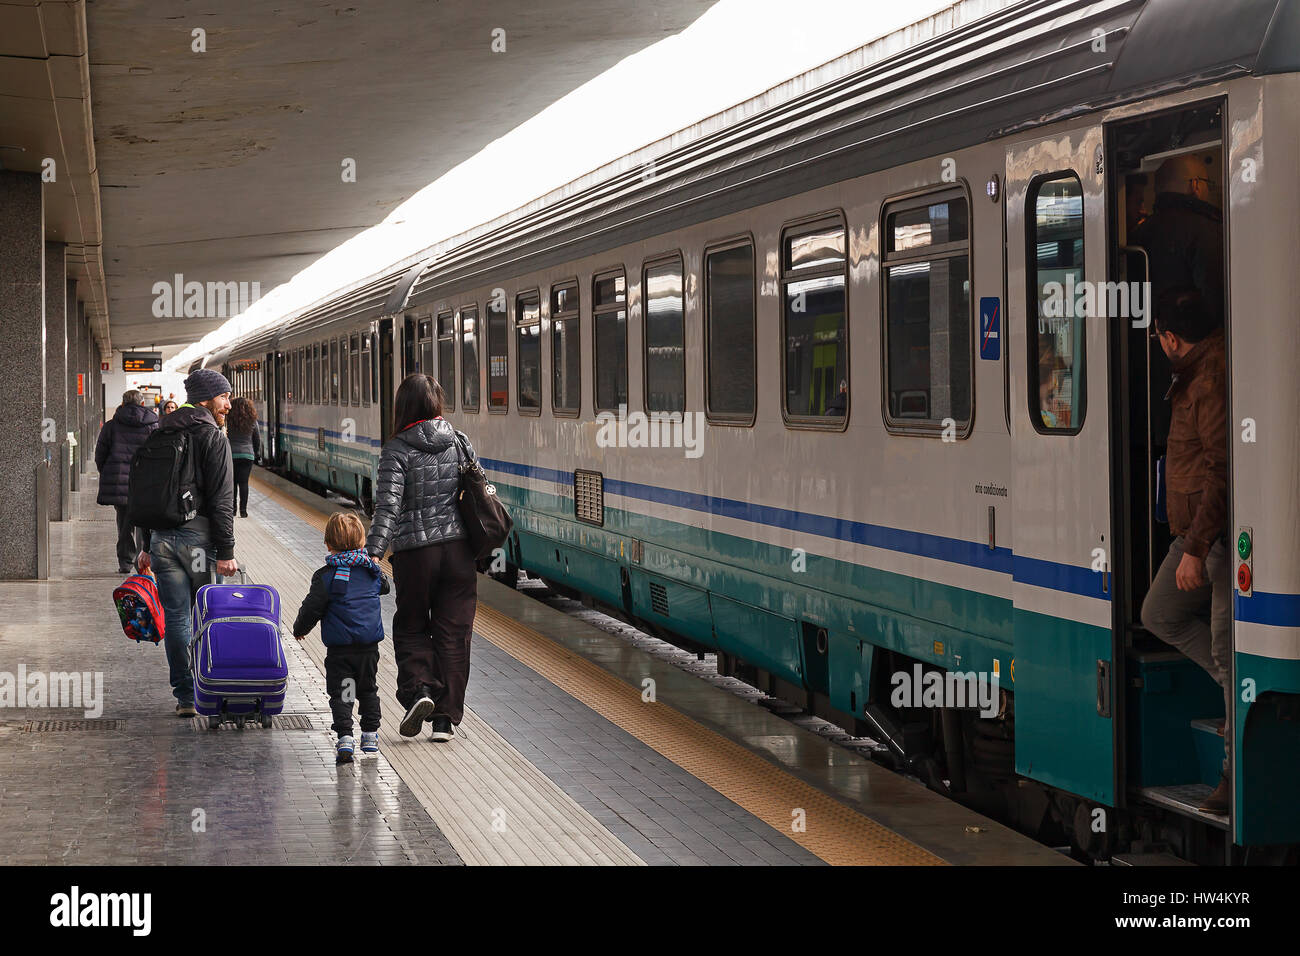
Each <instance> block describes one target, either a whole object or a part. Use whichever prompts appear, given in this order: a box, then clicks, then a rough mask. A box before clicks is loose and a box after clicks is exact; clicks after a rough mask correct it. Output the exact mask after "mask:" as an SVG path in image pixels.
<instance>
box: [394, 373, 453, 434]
mask: <svg viewBox="0 0 1300 956" xmlns="http://www.w3.org/2000/svg"><path fill="white" fill-rule="evenodd" d="M442 400H443V393H442V386H441V385H439V384H438V380H437V379H436V378H434V377H433V376H432V375H425V374H424V373H423V372H412V373H411V374H410V375H408V376H406V378H404V379H402V384H401V385H399V386H398V387H397V401H396V402H395V403H394V404H393V435H396V434H397V433H398V432H402V431H405V430H406V429H408V428H410V427H411V426H412V425H414V424H415V423H416V422H422V421H424V420H425V419H428V418H437V417H438V416H439V415H441V414H442ZM390 437H391V436H390Z"/></svg>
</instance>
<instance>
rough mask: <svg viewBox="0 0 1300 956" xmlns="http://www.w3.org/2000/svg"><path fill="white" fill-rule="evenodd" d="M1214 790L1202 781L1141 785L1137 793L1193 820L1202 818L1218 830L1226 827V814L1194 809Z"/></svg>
mask: <svg viewBox="0 0 1300 956" xmlns="http://www.w3.org/2000/svg"><path fill="white" fill-rule="evenodd" d="M1213 792H1214V788H1213V787H1211V786H1207V785H1206V784H1203V783H1185V784H1180V785H1178V786H1173V787H1143V788H1142V789H1141V790H1139V791H1138V793H1140V794H1141V796H1142V798H1143V799H1144V800H1146V801H1147V802H1149V803H1155V804H1158V805H1160V806H1162V807H1168V808H1169V809H1170V810H1173V811H1174V812H1176V813H1180V814H1182V815H1183V816H1185V817H1192V818H1193V819H1195V820H1203V821H1204V822H1206V823H1208V824H1210V826H1213V827H1218V828H1219V829H1220V830H1226V829H1228V815H1227V814H1226V813H1225V814H1223V815H1222V816H1220V815H1219V814H1217V813H1206V812H1205V811H1204V810H1198V809H1196V808H1197V807H1198V806H1200V803H1201V801H1202V800H1204V799H1205V798H1206V797H1208V796H1209V795H1210V794H1211V793H1213Z"/></svg>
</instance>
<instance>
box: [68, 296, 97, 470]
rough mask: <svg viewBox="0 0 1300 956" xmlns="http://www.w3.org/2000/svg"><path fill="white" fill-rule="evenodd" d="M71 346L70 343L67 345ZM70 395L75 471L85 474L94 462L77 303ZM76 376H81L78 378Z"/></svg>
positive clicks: (81, 312) (81, 309)
mask: <svg viewBox="0 0 1300 956" xmlns="http://www.w3.org/2000/svg"><path fill="white" fill-rule="evenodd" d="M69 344H71V343H69ZM72 355H73V367H72V395H73V398H74V399H75V400H76V410H77V411H76V417H75V418H73V422H74V423H75V428H74V431H76V433H77V452H78V454H77V471H78V472H79V473H80V474H83V475H84V474H85V473H86V462H87V461H94V458H95V449H94V446H92V445H90V444H88V443H87V441H86V303H84V302H78V303H77V338H76V347H75V348H73V350H72ZM78 376H81V377H80V378H78Z"/></svg>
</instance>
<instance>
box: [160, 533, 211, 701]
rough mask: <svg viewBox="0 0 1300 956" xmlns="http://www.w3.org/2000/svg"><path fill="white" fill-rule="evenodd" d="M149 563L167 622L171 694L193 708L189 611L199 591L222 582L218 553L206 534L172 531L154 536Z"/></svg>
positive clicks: (166, 640) (165, 642)
mask: <svg viewBox="0 0 1300 956" xmlns="http://www.w3.org/2000/svg"><path fill="white" fill-rule="evenodd" d="M149 559H150V562H151V565H152V568H153V574H154V578H155V579H156V580H157V582H158V598H159V600H161V601H162V606H163V615H164V617H165V618H166V620H167V634H166V637H165V638H164V641H163V643H164V646H165V647H166V648H167V666H168V667H169V668H170V669H171V683H172V693H173V694H175V695H176V700H177V702H178V703H182V704H192V703H193V702H194V675H193V674H191V673H190V660H189V650H190V640H191V639H192V636H193V635H192V631H193V628H192V626H191V623H190V611H191V609H192V608H193V606H194V595H195V594H197V593H198V590H199V588H201V587H202V586H203V585H205V584H216V583H220V581H221V578H220V577H219V576H218V575H217V558H216V552H215V551H213V550H211V548H210V547H209V541H208V535H207V532H206V531H204V530H198V529H193V528H173V529H170V530H167V531H154V532H152V535H151V540H150V542H149Z"/></svg>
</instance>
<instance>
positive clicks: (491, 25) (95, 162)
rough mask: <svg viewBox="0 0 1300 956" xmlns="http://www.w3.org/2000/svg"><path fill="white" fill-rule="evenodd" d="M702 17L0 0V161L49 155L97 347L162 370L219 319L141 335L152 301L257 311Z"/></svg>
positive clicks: (54, 210) (52, 199)
mask: <svg viewBox="0 0 1300 956" xmlns="http://www.w3.org/2000/svg"><path fill="white" fill-rule="evenodd" d="M714 2H715V0H655V2H653V3H646V2H644V0H545V2H538V0H341V2H327V0H282V2H273V3H268V2H266V0H190V2H184V3H181V2H173V3H168V2H158V0H98V2H95V0H92V2H85V0H73V2H50V0H0V147H5V146H10V147H18V148H17V149H8V150H5V149H0V163H2V164H3V165H4V168H7V169H20V170H26V171H33V172H38V171H40V169H41V162H42V159H43V158H44V157H47V156H53V157H56V158H57V160H58V166H57V168H58V169H59V170H60V171H61V175H60V176H59V178H58V179H57V180H56V181H55V182H53V183H49V184H47V186H46V224H47V238H48V239H51V240H56V241H62V242H67V243H69V249H70V253H69V255H70V261H71V262H73V265H74V275H75V277H76V278H78V280H79V281H80V282H81V283H83V285H84V289H83V291H82V292H81V296H82V298H83V299H85V300H86V302H87V311H88V312H89V313H90V314H91V315H92V317H93V319H94V321H95V329H96V337H97V338H98V339H99V341H100V346H101V349H104V348H105V347H106V346H107V345H108V344H109V342H110V340H111V345H112V347H113V348H147V347H150V346H154V347H159V348H161V349H162V350H163V351H164V352H165V353H167V354H173V353H175V352H177V351H179V350H180V349H181V348H183V347H184V346H185V345H188V344H189V343H191V342H193V341H196V340H197V339H199V338H201V337H202V336H203V335H204V334H205V333H207V332H208V331H210V330H212V329H213V328H216V327H217V326H219V325H220V324H221V323H222V322H223V321H225V318H226V317H228V316H221V315H215V316H214V315H205V316H203V317H201V318H193V317H190V318H186V317H184V316H181V317H171V318H166V317H164V318H158V317H156V316H155V314H154V313H155V309H154V305H155V300H156V298H157V292H156V290H155V285H156V284H157V283H160V282H161V283H165V284H167V285H169V286H171V285H174V284H175V283H176V279H175V277H176V276H181V277H183V278H182V279H181V282H182V283H184V282H199V283H202V284H204V285H205V286H206V285H207V284H208V283H222V284H226V283H249V286H248V287H247V288H249V289H251V284H252V283H254V282H256V283H259V284H260V291H261V293H262V294H266V293H268V292H270V291H271V289H273V288H274V287H275V286H276V285H278V284H279V283H281V282H285V281H287V280H289V279H290V278H292V276H293V275H294V274H295V273H297V272H298V271H299V270H301V269H302V268H304V267H305V266H307V265H309V264H310V263H311V262H312V261H314V260H315V259H316V258H318V257H319V256H321V255H323V254H324V253H326V252H328V251H329V250H330V249H332V248H334V247H335V246H337V245H339V244H340V243H342V242H344V241H346V240H347V239H349V238H351V237H352V236H354V235H356V234H357V233H358V232H360V231H362V230H364V229H366V228H368V227H370V226H373V225H375V224H376V223H378V222H379V221H381V220H382V219H384V217H385V216H387V215H388V214H389V212H391V211H392V210H393V208H394V207H396V206H397V205H399V204H400V203H401V202H402V201H404V200H405V199H407V198H409V197H410V196H411V195H412V194H414V193H415V192H416V191H418V190H419V189H420V188H422V187H423V186H425V185H427V184H428V183H430V182H432V181H433V180H435V179H437V178H438V177H439V176H440V175H442V174H443V173H445V172H447V171H448V170H450V169H451V168H452V167H454V166H456V165H457V164H458V163H460V162H462V161H463V160H465V159H468V158H469V157H470V156H472V155H474V154H475V153H476V152H477V151H478V150H479V149H481V148H482V147H484V146H486V145H487V144H488V143H490V142H491V141H492V140H494V139H496V138H497V137H499V136H502V135H503V134H505V133H507V132H509V131H510V130H511V129H513V128H514V127H515V126H517V125H519V124H520V123H521V122H523V121H524V120H526V119H528V118H529V117H531V116H533V115H535V114H536V113H538V112H540V111H541V110H542V109H544V108H545V107H546V106H548V105H549V104H550V103H552V102H554V101H555V100H557V99H559V98H560V97H562V96H564V95H565V94H567V93H569V92H570V91H572V90H574V89H576V88H577V87H578V86H581V85H582V84H583V83H585V82H586V81H588V80H590V79H591V78H593V77H595V76H596V75H598V74H600V73H602V72H603V71H604V70H606V69H608V68H609V67H611V66H613V65H614V64H615V63H617V62H618V61H619V60H621V59H622V58H624V57H626V56H628V55H630V54H632V53H634V52H636V51H638V50H641V49H644V48H645V47H647V46H649V45H651V44H652V43H655V42H657V41H658V40H660V39H663V38H664V37H666V36H669V35H671V34H674V33H678V32H680V31H681V30H683V29H685V28H686V27H687V26H689V25H690V24H691V23H692V22H693V21H694V20H695V19H696V18H698V17H699V16H700V15H701V14H702V13H704V11H705V10H707V9H708V8H709V7H710V6H711V5H712V4H713V3H714ZM200 30H201V31H202V34H201V35H196V33H195V31H200ZM200 41H201V42H200ZM502 46H504V50H502ZM634 117H635V107H634V105H630V108H629V112H627V113H626V114H624V115H621V116H617V117H603V118H602V117H593V122H602V121H605V122H620V123H624V122H628V121H629V120H630V119H632V118H634ZM565 138H566V137H565V132H564V131H563V130H557V131H556V135H555V138H554V140H553V141H551V142H548V143H538V144H537V145H536V148H537V149H539V150H540V149H556V148H563V146H562V144H563V142H564V140H565ZM348 160H350V161H352V162H353V163H354V168H355V182H352V181H345V178H344V163H345V161H348ZM519 161H520V163H527V162H528V156H527V155H526V154H522V155H520V157H519ZM439 238H441V237H439V236H430V241H431V242H432V241H434V240H436V239H439Z"/></svg>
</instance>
